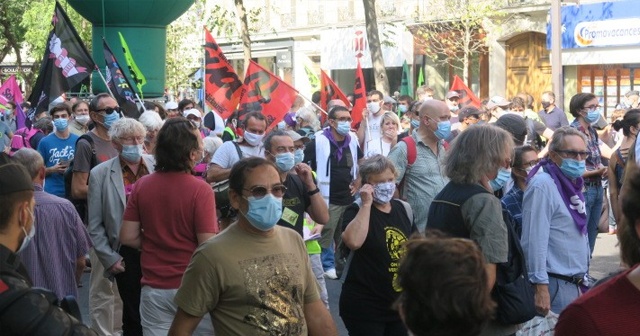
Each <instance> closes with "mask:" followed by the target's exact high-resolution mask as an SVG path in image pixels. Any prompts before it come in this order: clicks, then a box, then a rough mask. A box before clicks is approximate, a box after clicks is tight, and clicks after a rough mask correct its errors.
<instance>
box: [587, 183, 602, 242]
mask: <svg viewBox="0 0 640 336" xmlns="http://www.w3.org/2000/svg"><path fill="white" fill-rule="evenodd" d="M603 197H604V191H603V189H602V185H600V184H598V185H595V186H588V187H586V190H585V192H584V201H585V203H586V204H585V205H586V211H587V233H588V234H589V248H591V253H593V248H594V247H595V246H596V237H597V236H598V223H599V222H600V215H601V213H602V200H603Z"/></svg>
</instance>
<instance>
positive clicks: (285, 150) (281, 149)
mask: <svg viewBox="0 0 640 336" xmlns="http://www.w3.org/2000/svg"><path fill="white" fill-rule="evenodd" d="M295 150H296V148H295V147H285V146H280V147H276V148H274V149H273V151H270V152H271V153H272V154H280V153H293V152H295Z"/></svg>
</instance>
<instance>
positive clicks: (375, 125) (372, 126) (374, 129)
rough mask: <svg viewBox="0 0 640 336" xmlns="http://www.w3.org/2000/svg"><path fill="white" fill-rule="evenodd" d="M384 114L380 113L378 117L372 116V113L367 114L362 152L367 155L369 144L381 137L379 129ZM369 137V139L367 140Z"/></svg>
mask: <svg viewBox="0 0 640 336" xmlns="http://www.w3.org/2000/svg"><path fill="white" fill-rule="evenodd" d="M383 115H384V112H382V111H380V115H379V116H377V117H376V116H374V115H373V113H369V118H368V119H367V128H368V129H365V130H364V152H365V153H367V152H368V151H369V143H370V142H375V141H377V140H379V139H380V138H381V137H382V132H381V131H380V128H381V127H382V116H383ZM369 135H371V138H369Z"/></svg>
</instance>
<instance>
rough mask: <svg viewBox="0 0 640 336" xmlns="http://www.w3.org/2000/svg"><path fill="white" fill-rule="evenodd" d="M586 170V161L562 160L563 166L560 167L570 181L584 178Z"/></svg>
mask: <svg viewBox="0 0 640 336" xmlns="http://www.w3.org/2000/svg"><path fill="white" fill-rule="evenodd" d="M586 169H587V164H586V162H585V161H584V160H581V161H578V160H575V159H562V164H561V165H560V170H561V171H562V173H563V174H564V175H565V176H566V177H568V178H570V179H577V178H578V177H580V176H582V174H584V172H585V170H586Z"/></svg>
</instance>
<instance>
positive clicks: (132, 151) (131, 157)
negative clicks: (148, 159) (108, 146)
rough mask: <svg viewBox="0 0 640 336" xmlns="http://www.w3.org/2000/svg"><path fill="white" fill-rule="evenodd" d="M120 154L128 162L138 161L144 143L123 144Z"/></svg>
mask: <svg viewBox="0 0 640 336" xmlns="http://www.w3.org/2000/svg"><path fill="white" fill-rule="evenodd" d="M120 155H121V156H122V158H123V159H125V160H126V161H128V162H131V163H138V162H140V158H141V157H142V144H140V145H122V153H120Z"/></svg>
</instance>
